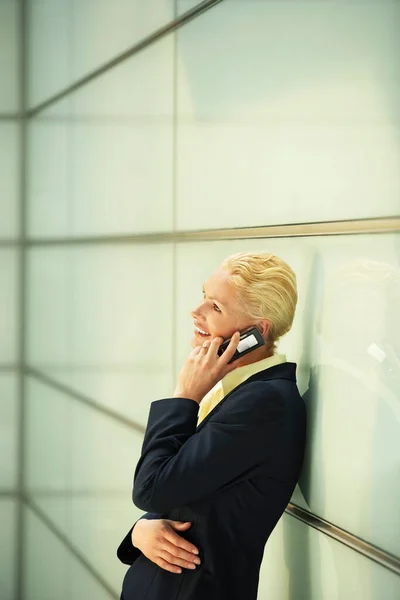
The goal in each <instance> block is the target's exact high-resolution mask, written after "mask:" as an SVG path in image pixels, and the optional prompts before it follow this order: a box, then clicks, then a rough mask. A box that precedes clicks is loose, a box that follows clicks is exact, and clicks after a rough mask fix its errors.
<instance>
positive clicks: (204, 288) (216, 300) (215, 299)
mask: <svg viewBox="0 0 400 600" xmlns="http://www.w3.org/2000/svg"><path fill="white" fill-rule="evenodd" d="M203 290H204V293H205V290H206V286H205V285H204V283H203ZM210 300H214V301H215V302H218V304H221V306H225V304H224V303H223V302H221V301H220V300H218V298H211V296H210Z"/></svg>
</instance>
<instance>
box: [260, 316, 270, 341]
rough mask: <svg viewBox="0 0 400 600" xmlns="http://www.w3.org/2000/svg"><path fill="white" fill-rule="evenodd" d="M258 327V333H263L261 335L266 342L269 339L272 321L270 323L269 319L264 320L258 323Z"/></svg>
mask: <svg viewBox="0 0 400 600" xmlns="http://www.w3.org/2000/svg"><path fill="white" fill-rule="evenodd" d="M256 327H257V329H258V331H259V332H260V333H261V335H262V336H263V338H264V341H265V340H266V339H267V337H268V332H269V330H270V327H271V323H270V321H268V319H263V320H262V321H260V322H259V323H257V325H256Z"/></svg>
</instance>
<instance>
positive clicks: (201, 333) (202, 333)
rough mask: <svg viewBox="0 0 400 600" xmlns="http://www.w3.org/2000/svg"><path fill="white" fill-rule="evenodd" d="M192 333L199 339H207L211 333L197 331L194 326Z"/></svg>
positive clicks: (201, 330)
mask: <svg viewBox="0 0 400 600" xmlns="http://www.w3.org/2000/svg"><path fill="white" fill-rule="evenodd" d="M194 332H195V333H196V334H197V335H198V336H200V337H209V336H210V335H211V333H207V332H206V331H204V330H203V329H199V328H198V327H196V325H195V326H194Z"/></svg>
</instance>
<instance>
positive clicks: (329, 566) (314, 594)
mask: <svg viewBox="0 0 400 600" xmlns="http://www.w3.org/2000/svg"><path fill="white" fill-rule="evenodd" d="M328 590H329V591H328ZM399 595H400V578H399V577H398V576H396V575H395V574H394V573H392V572H391V571H389V570H388V569H385V568H384V567H381V566H380V565H378V564H377V563H375V562H374V561H372V560H369V559H368V558H366V557H364V556H362V555H361V554H359V553H358V552H355V551H354V550H352V549H350V548H348V547H346V546H345V545H343V544H341V543H339V542H336V541H335V540H333V539H332V538H330V537H328V536H326V535H324V534H323V533H320V532H319V531H317V530H315V529H313V528H312V527H309V526H308V525H305V524H304V523H302V522H301V521H299V520H298V519H295V518H293V517H291V516H290V515H287V514H284V515H283V517H282V519H281V520H280V521H279V522H278V524H277V525H276V527H275V529H274V531H273V532H272V534H271V536H270V538H269V540H268V542H267V545H266V547H265V552H264V559H263V562H262V565H261V571H260V583H259V588H258V598H259V600H264V598H268V597H270V598H274V599H276V600H294V599H296V600H297V599H299V600H300V598H301V599H303V598H307V600H321V599H322V598H324V599H325V598H326V599H327V600H328V599H329V600H350V599H351V598H357V600H358V598H363V600H378V599H379V598H382V599H383V598H384V599H385V600H396V599H397V598H399Z"/></svg>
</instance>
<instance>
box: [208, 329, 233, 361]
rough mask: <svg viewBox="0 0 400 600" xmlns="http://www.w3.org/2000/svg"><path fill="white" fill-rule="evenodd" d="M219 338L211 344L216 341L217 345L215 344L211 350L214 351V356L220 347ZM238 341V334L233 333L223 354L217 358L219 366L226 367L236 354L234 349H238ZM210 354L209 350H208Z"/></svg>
mask: <svg viewBox="0 0 400 600" xmlns="http://www.w3.org/2000/svg"><path fill="white" fill-rule="evenodd" d="M220 339H221V338H219V337H218V338H215V339H214V340H213V341H212V342H211V344H213V343H214V342H215V340H217V343H216V344H215V347H214V348H213V350H214V351H215V354H217V352H218V348H219V346H220V345H221V342H220ZM239 341H240V332H239V331H235V333H234V334H233V335H232V337H231V340H230V342H229V344H228V346H227V348H226V350H225V352H223V353H222V355H221V356H220V357H219V358H218V362H219V363H220V364H221V365H227V364H228V362H229V361H230V360H231V358H232V356H233V355H234V354H235V352H236V348H237V347H238V344H239ZM210 352H211V349H210Z"/></svg>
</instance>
